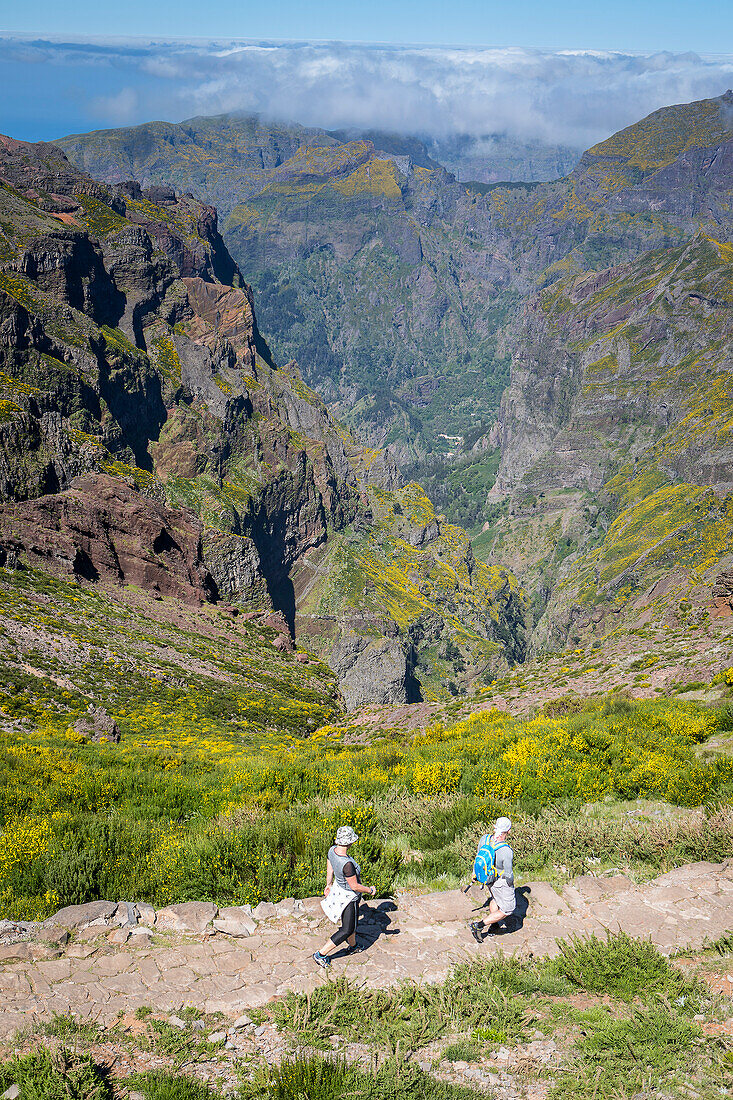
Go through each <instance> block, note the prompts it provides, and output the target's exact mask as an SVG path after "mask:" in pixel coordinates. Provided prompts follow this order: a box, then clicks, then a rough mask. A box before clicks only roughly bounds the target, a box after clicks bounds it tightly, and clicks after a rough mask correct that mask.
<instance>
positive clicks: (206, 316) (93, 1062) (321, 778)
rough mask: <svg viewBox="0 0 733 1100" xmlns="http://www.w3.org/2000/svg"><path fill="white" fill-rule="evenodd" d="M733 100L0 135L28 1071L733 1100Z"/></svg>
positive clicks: (0, 557) (4, 428)
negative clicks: (504, 869) (622, 120)
mask: <svg viewBox="0 0 733 1100" xmlns="http://www.w3.org/2000/svg"><path fill="white" fill-rule="evenodd" d="M731 102H732V97H731V93H726V94H725V95H723V96H720V97H717V98H715V99H707V100H702V101H700V102H697V103H691V104H681V105H678V106H674V107H666V108H663V109H661V110H659V111H656V112H655V113H654V114H652V115H650V116H649V117H648V118H646V119H643V120H642V121H641V122H639V123H637V124H635V125H633V126H631V127H629V128H627V129H626V130H623V131H621V132H620V133H618V134H615V135H613V136H612V137H610V138H608V139H607V140H605V141H603V142H601V143H599V144H598V145H596V146H594V147H593V148H591V149H589V150H588V151H587V152H586V153H584V154H583V155H582V157H580V158H579V160H578V162H577V164H576V165H575V166H574V167H572V169H571V170H570V171H569V174H567V175H566V176H564V177H563V178H560V179H552V178H550V179H541V178H537V179H533V180H525V181H517V180H509V181H507V180H504V181H496V180H491V181H488V182H484V181H476V182H471V181H469V182H466V181H465V179H463V178H462V179H461V180H460V181H459V180H458V179H457V178H456V177H455V176H454V175H453V174H452V173H451V172H450V171H449V170H448V168H447V167H445V166H444V165H443V164H441V163H440V162H439V160H438V159H436V158H437V157H438V152H439V148H438V147H437V146H436V145H435V144H431V145H430V146H427V145H424V144H422V143H420V142H418V141H416V140H415V139H413V138H407V137H405V138H400V137H398V136H395V135H387V134H383V133H380V132H369V133H368V134H367V133H364V134H353V133H350V132H349V133H347V132H343V133H342V132H336V131H333V132H327V131H325V130H316V129H309V128H305V127H301V126H297V125H294V124H293V125H290V124H288V125H285V124H278V125H274V124H273V125H269V124H266V123H264V122H263V121H262V120H260V119H257V118H253V117H247V116H220V117H217V118H198V119H192V120H189V121H188V122H184V123H178V124H169V123H149V124H145V125H143V126H138V127H134V128H129V129H120V130H107V131H99V132H96V133H92V134H88V135H75V136H73V137H70V138H66V139H63V140H62V141H60V142H59V143H57V144H50V143H43V142H40V143H27V142H22V141H18V140H15V139H14V138H12V137H2V138H0V602H1V604H2V608H3V616H2V623H1V624H0V759H2V762H3V769H2V775H3V781H2V785H1V793H0V827H1V829H2V831H1V832H0V991H2V993H3V997H4V998H5V999H6V1002H7V1007H6V1009H5V1010H4V1017H5V1018H4V1019H3V1012H0V1085H2V1086H3V1087H10V1088H11V1089H12V1087H13V1086H14V1085H16V1084H17V1083H18V1082H21V1084H22V1087H23V1088H30V1087H31V1085H26V1084H24V1082H26V1081H28V1082H31V1083H33V1082H37V1081H38V1080H41V1079H43V1080H45V1079H46V1078H47V1079H48V1080H50V1081H52V1082H55V1084H54V1085H53V1088H56V1085H57V1084H59V1082H60V1081H61V1082H63V1081H66V1082H68V1081H72V1080H76V1079H77V1077H78V1078H79V1080H80V1081H81V1080H82V1079H83V1081H84V1082H85V1083H84V1084H83V1086H82V1085H79V1095H80V1097H83V1100H105V1098H106V1100H110V1098H111V1097H112V1096H113V1094H115V1095H127V1096H128V1097H129V1098H130V1100H140V1098H142V1100H216V1098H218V1097H220V1096H224V1095H227V1096H233V1095H237V1096H239V1097H240V1098H241V1100H253V1097H254V1095H255V1093H257V1094H258V1095H263V1094H264V1095H265V1096H267V1097H268V1100H295V1097H299V1096H301V1097H302V1096H303V1095H304V1092H303V1089H302V1083H303V1081H307V1080H310V1078H309V1074H313V1075H314V1080H315V1081H316V1082H317V1084H316V1085H314V1086H313V1097H314V1098H315V1100H331V1098H332V1097H333V1096H335V1095H336V1094H337V1093H338V1094H340V1095H342V1094H343V1091H344V1090H346V1091H348V1092H364V1094H365V1095H368V1096H373V1097H374V1098H375V1100H414V1097H415V1096H416V1095H417V1094H418V1093H420V1094H421V1095H426V1096H428V1097H430V1098H433V1097H434V1100H473V1098H475V1097H476V1096H478V1095H483V1096H493V1097H496V1098H498V1100H519V1098H521V1100H564V1098H567V1100H571V1098H575V1100H601V1097H602V1096H608V1097H612V1096H618V1097H624V1098H627V1100H628V1098H631V1097H635V1098H636V1100H639V1098H640V1097H642V1096H644V1097H649V1098H650V1100H651V1098H652V1097H653V1098H654V1100H667V1098H670V1100H682V1098H683V1097H688V1096H696V1097H700V1098H701V1100H712V1097H713V1096H715V1097H717V1096H719V1095H725V1094H726V1093H725V1090H726V1089H728V1088H729V1085H730V1067H731V1057H733V1053H732V1050H731V1041H730V1035H731V1031H730V1026H731V1008H730V1005H731V1001H730V997H731V993H732V992H733V986H731V985H730V983H729V982H728V971H729V969H730V965H731V958H732V957H733V956H732V951H731V948H732V945H731V935H730V932H731V925H732V924H733V922H732V921H731V907H730V893H731V885H730V883H731V873H732V872H731V859H730V853H731V851H733V820H732V819H731V813H730V806H731V798H732V797H733V635H732V631H733V541H732V539H733V473H732V471H733V442H732V440H731V425H733V414H732V412H731V410H732V408H733V401H732V398H733V394H732V393H731V378H733V374H732V373H731V370H732V369H733V331H732V330H731V307H732V306H733V299H732V298H731V293H732V292H731V287H733V244H732V243H731V242H732V241H733V235H732V234H733V222H731V217H730V198H731V194H730V193H731V188H733V167H732V166H733V159H731V156H732V151H733V129H732V128H731V118H732V117H733V114H732V113H731ZM510 154H511V150H509V151H508V152H507V154H506V155H507V156H509V155H510ZM554 155H555V154H553V156H554ZM561 155H562V156H565V155H568V156H569V153H568V152H567V150H565V151H562V150H560V149H558V151H557V156H558V157H560V156H561ZM537 174H538V175H539V176H543V175H545V174H546V173H544V172H543V171H541V170H540V168H538V170H537ZM216 207H218V208H219V211H218V212H217V209H216ZM219 216H221V219H222V228H221V231H220V227H219ZM505 814H509V815H510V816H511V820H512V823H513V826H512V832H511V843H512V846H513V848H514V851H515V854H516V861H517V885H518V893H519V894H520V895H521V897H522V898H523V906H524V907H523V910H522V913H521V914H520V918H519V919H518V921H517V922H516V923H513V922H512V921H511V918H510V923H508V924H506V925H504V926H502V927H501V928H500V929H499V931H498V932H497V933H496V934H495V935H492V936H487V938H486V941H485V943H484V944H483V945H482V946H481V947H478V945H476V944H475V943H474V940H473V939H472V938H471V933H470V932H469V930H468V924H467V922H468V920H469V919H470V918H472V916H473V915H474V914H475V913H476V912H477V911H478V907H479V906H480V905H481V903H482V902H483V901H484V900H485V898H484V896H483V895H481V896H479V894H478V892H477V891H476V888H474V890H473V892H472V893H471V894H465V893H462V892H460V889H461V887H463V886H464V885H465V882H466V877H467V875H468V873H469V871H470V867H471V861H472V859H473V855H474V852H475V849H476V846H477V843H478V841H479V839H480V838H481V836H482V835H484V834H486V833H488V832H491V830H492V828H493V822H494V821H495V819H496V818H497V817H500V816H504V815H505ZM344 824H348V825H350V826H352V827H353V829H354V830H355V831H356V833H357V834H358V836H359V842H358V852H359V860H360V862H361V870H362V873H363V876H364V882H365V883H369V884H373V885H374V886H375V888H376V893H377V897H378V899H379V900H377V901H374V902H371V903H370V904H369V905H368V906H365V914H364V915H365V920H364V925H363V928H362V930H360V935H362V936H364V937H366V940H365V945H366V946H367V947H368V950H367V951H366V952H365V953H364V954H361V955H356V956H355V959H354V961H349V962H346V960H345V959H341V958H340V957H339V956H336V961H335V963H334V970H335V972H336V973H337V977H336V978H335V979H333V978H332V977H331V975H330V974H329V973H325V972H324V973H321V972H318V971H316V970H315V963H313V961H312V958H311V954H312V951H313V949H314V948H315V947H316V946H317V944H316V939H317V938H318V936H322V935H323V933H324V931H325V926H324V922H323V920H322V919H321V912H320V907H319V895H320V894H321V891H322V887H323V863H324V854H325V852H326V850H327V849H328V847H329V845H330V844H331V842H332V840H333V836H334V834H335V830H336V829H337V828H338V827H339V826H340V825H344ZM474 895H475V896H474ZM525 902H526V904H524V903H525ZM90 906H91V908H90ZM95 906H96V908H95ZM100 907H101V908H100ZM65 922H66V923H65ZM220 925H221V927H220ZM392 936H394V937H395V938H394V939H391V938H390V937H392ZM311 941H313V942H311ZM318 942H320V940H319V941H318ZM319 965H320V964H319ZM726 983H728V984H726ZM30 1017H33V1021H32V1024H31V1023H29V1024H28V1025H27V1027H26V1028H25V1030H23V1021H24V1020H26V1019H29V1018H30ZM487 1021H488V1022H487ZM670 1036H671V1037H672V1038H671V1039H670V1038H669V1037H670ZM72 1047H73V1050H71V1048H72ZM640 1052H641V1053H640ZM103 1054H104V1057H108V1058H109V1059H111V1061H110V1066H112V1065H114V1066H115V1067H116V1068H115V1070H114V1071H113V1072H112V1077H111V1080H113V1084H109V1082H108V1083H107V1084H105V1081H107V1077H105V1074H104V1073H102V1074H101V1076H100V1073H101V1071H100V1069H99V1066H100V1058H102V1056H103ZM34 1059H36V1061H34ZM64 1059H66V1061H64ZM105 1072H106V1071H105ZM288 1074H291V1076H292V1079H291V1077H289V1076H288ZM75 1075H76V1076H75ZM324 1082H325V1084H324ZM33 1087H35V1084H33ZM59 1087H61V1086H60V1085H59ZM49 1088H51V1086H50V1085H49ZM309 1088H310V1086H309ZM105 1089H107V1091H105ZM138 1089H139V1090H140V1091H139V1092H137V1090H138ZM100 1090H101V1091H100ZM120 1090H122V1092H121V1091H120ZM329 1090H330V1091H329ZM6 1095H7V1094H6ZM49 1095H51V1094H49ZM59 1095H61V1093H59ZM308 1095H309V1096H310V1095H311V1094H310V1092H309V1093H308ZM34 1096H35V1094H34ZM18 1097H19V1100H26V1094H25V1092H23V1091H20V1089H19V1091H18V1092H16V1093H13V1094H12V1097H9V1100H14V1098H18ZM28 1097H29V1100H30V1097H31V1094H30V1093H29V1094H28ZM53 1100H56V1094H55V1093H54V1094H53Z"/></svg>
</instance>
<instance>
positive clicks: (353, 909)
mask: <svg viewBox="0 0 733 1100" xmlns="http://www.w3.org/2000/svg"><path fill="white" fill-rule="evenodd" d="M358 922H359V900H358V898H354V900H353V901H350V902H349V904H348V905H347V906H346V908H345V909H344V911H343V913H342V914H341V927H340V928H339V930H338V931H337V932H334V934H333V935H332V936H331V943H332V944H333V945H334V947H338V945H339V944H340V943H343V942H344V940H348V938H349V936H353V935H354V933H355V932H356V926H357V924H358Z"/></svg>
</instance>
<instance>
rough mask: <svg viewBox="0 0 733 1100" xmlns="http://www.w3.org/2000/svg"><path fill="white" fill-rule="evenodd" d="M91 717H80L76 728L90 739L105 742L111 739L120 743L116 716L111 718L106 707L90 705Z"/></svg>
mask: <svg viewBox="0 0 733 1100" xmlns="http://www.w3.org/2000/svg"><path fill="white" fill-rule="evenodd" d="M88 711H89V717H88V718H79V719H78V721H76V722H75V723H74V729H75V730H76V732H77V733H80V734H81V735H82V737H85V738H86V739H87V740H88V741H96V742H98V743H103V742H105V741H111V742H112V743H113V744H115V745H116V744H118V742H119V740H120V731H119V729H118V727H117V723H116V722H115V720H114V718H111V717H110V715H109V714H107V711H106V710H105V709H104V707H95V706H94V705H93V704H92V703H90V704H89V707H88Z"/></svg>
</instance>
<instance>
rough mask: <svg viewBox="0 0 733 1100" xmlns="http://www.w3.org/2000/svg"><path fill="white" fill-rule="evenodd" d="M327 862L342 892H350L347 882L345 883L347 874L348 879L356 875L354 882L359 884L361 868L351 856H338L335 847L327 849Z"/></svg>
mask: <svg viewBox="0 0 733 1100" xmlns="http://www.w3.org/2000/svg"><path fill="white" fill-rule="evenodd" d="M328 862H329V863H330V864H331V866H332V867H333V877H334V880H335V881H336V882H337V883H338V885H339V886H340V887H341V889H342V890H351V887H350V886H349V884H348V882H347V881H346V876H347V874H348V875H349V877H353V875H356V881H357V882H361V878H360V875H361V867H360V866H359V864H358V863H357V862H356V860H355V859H353V858H352V857H351V856H340V855H338V854H337V852H336V848H335V847H331V848H329V849H328Z"/></svg>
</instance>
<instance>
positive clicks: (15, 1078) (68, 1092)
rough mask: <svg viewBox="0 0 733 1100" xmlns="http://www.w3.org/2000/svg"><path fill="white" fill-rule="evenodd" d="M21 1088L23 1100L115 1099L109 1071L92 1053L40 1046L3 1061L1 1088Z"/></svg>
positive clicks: (0, 1067)
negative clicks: (13, 1086) (28, 1052)
mask: <svg viewBox="0 0 733 1100" xmlns="http://www.w3.org/2000/svg"><path fill="white" fill-rule="evenodd" d="M13 1084H15V1085H18V1086H19V1088H20V1100H112V1086H111V1084H110V1082H109V1079H108V1076H107V1072H106V1070H104V1069H103V1068H102V1067H100V1066H98V1065H96V1064H95V1062H94V1060H93V1059H92V1058H91V1057H90V1055H88V1054H72V1053H71V1052H70V1051H68V1050H66V1049H64V1048H63V1047H61V1048H60V1049H59V1050H46V1049H43V1048H42V1049H40V1050H36V1051H33V1053H32V1054H26V1055H24V1056H23V1057H18V1056H16V1057H15V1058H11V1059H10V1060H9V1061H7V1062H4V1063H2V1064H0V1087H2V1088H3V1089H7V1088H9V1086H10V1085H13Z"/></svg>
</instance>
